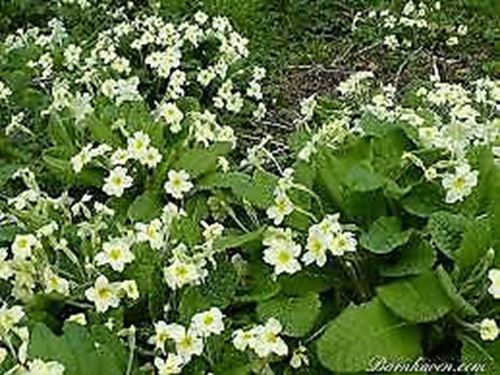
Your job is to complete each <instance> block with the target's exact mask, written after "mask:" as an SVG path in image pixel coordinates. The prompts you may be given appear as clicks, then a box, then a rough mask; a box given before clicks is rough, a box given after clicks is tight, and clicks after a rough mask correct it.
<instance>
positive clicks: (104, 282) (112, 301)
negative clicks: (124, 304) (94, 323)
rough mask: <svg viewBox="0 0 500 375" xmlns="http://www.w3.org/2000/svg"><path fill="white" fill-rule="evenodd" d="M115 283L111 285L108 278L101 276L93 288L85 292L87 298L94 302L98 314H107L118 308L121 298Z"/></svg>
mask: <svg viewBox="0 0 500 375" xmlns="http://www.w3.org/2000/svg"><path fill="white" fill-rule="evenodd" d="M117 292H118V290H117V287H116V286H115V284H114V283H110V282H109V281H108V279H107V277H106V276H104V275H100V276H99V277H98V278H97V279H96V281H95V284H94V286H93V287H91V288H88V289H87V290H86V291H85V297H87V299H88V300H89V301H91V302H94V304H95V306H96V310H97V312H101V313H103V312H106V311H107V310H108V309H109V308H110V307H115V308H116V307H118V306H119V305H120V298H119V297H118V293H117Z"/></svg>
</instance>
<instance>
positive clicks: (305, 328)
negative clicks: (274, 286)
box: [257, 293, 321, 337]
mask: <svg viewBox="0 0 500 375" xmlns="http://www.w3.org/2000/svg"><path fill="white" fill-rule="evenodd" d="M320 310H321V301H320V300H319V296H318V295H317V294H315V293H308V294H304V295H301V296H296V297H289V296H284V295H280V296H277V297H274V298H272V299H270V300H267V301H263V302H261V303H259V304H258V305H257V315H258V316H259V319H260V320H261V321H263V322H265V321H266V320H267V319H269V318H276V319H277V320H278V321H279V322H280V323H281V324H282V325H283V333H284V334H285V335H288V336H293V337H303V336H305V335H307V333H309V332H310V331H311V329H312V328H313V327H314V324H315V322H316V319H317V318H318V316H319V313H320Z"/></svg>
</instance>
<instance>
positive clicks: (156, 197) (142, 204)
mask: <svg viewBox="0 0 500 375" xmlns="http://www.w3.org/2000/svg"><path fill="white" fill-rule="evenodd" d="M160 212H161V199H160V194H158V193H156V192H153V191H146V192H145V193H144V194H142V195H140V196H139V197H137V198H136V199H135V200H134V201H133V202H132V204H131V205H130V206H129V208H128V212H127V215H128V217H129V219H130V220H132V221H142V222H148V221H151V220H152V219H154V218H155V217H157V216H158V215H159V214H160Z"/></svg>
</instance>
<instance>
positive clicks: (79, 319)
mask: <svg viewBox="0 0 500 375" xmlns="http://www.w3.org/2000/svg"><path fill="white" fill-rule="evenodd" d="M66 321H67V322H73V323H76V324H80V325H81V326H86V325H87V318H86V317H85V314H84V313H78V314H73V315H70V316H69V318H68V319H66Z"/></svg>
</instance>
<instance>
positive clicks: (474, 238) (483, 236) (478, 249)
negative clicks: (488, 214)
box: [453, 219, 493, 272]
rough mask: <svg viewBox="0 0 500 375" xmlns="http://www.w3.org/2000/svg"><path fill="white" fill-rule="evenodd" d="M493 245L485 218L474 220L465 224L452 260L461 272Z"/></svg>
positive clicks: (474, 263) (472, 265) (470, 266)
mask: <svg viewBox="0 0 500 375" xmlns="http://www.w3.org/2000/svg"><path fill="white" fill-rule="evenodd" d="M492 246H493V241H492V233H491V228H490V226H489V222H488V220H487V219H484V220H479V219H478V220H475V221H474V222H472V223H470V224H469V225H467V228H466V229H465V232H464V234H463V238H462V242H461V243H460V247H459V248H458V249H457V250H456V251H455V252H454V254H453V255H454V260H455V262H456V265H457V266H458V267H459V269H460V271H461V272H464V271H467V270H470V269H471V268H473V267H474V266H475V265H476V264H477V263H478V262H479V261H480V260H481V259H482V258H483V257H484V255H485V254H486V252H487V251H488V249H489V248H491V247H492Z"/></svg>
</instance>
